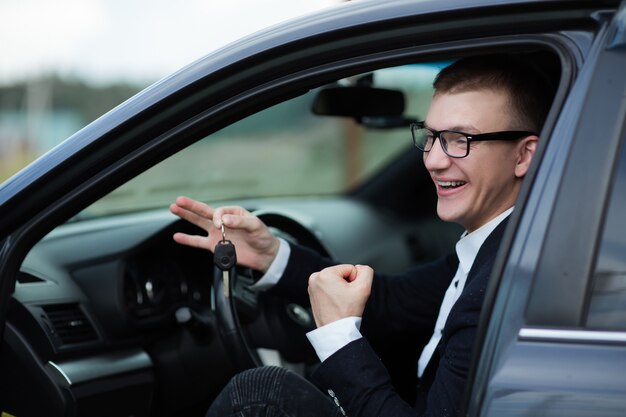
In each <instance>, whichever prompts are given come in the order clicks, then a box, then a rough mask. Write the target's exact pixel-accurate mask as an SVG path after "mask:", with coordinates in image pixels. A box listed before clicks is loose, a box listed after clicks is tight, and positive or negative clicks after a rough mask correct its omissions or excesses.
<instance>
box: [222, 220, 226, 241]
mask: <svg viewBox="0 0 626 417" xmlns="http://www.w3.org/2000/svg"><path fill="white" fill-rule="evenodd" d="M225 240H226V229H225V228H224V222H222V241H225Z"/></svg>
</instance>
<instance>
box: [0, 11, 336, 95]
mask: <svg viewBox="0 0 626 417" xmlns="http://www.w3.org/2000/svg"><path fill="white" fill-rule="evenodd" d="M341 2H342V0H221V1H216V0H184V1H174V0H54V1H49V0H0V84H9V83H11V82H15V81H16V80H18V81H19V80H22V79H24V78H27V77H33V76H38V75H41V74H50V73H56V74H59V75H62V76H67V77H76V78H80V79H83V80H85V81H88V82H92V83H95V84H107V83H110V82H119V81H123V82H131V83H143V84H145V83H150V82H153V81H156V80H158V79H160V78H162V77H164V76H166V75H168V74H170V73H173V72H175V71H176V70H178V69H180V68H182V67H184V66H186V65H187V64H189V63H191V62H193V61H195V60H196V59H199V58H201V57H202V56H204V55H206V54H207V53H209V52H211V51H213V50H215V49H217V48H219V47H221V46H223V45H226V44H228V43H230V42H232V41H234V40H236V39H238V38H240V37H242V36H244V35H247V34H250V33H253V32H256V31H257V30H260V29H262V28H264V27H267V26H271V25H273V24H275V23H278V22H281V21H284V20H287V19H289V18H291V17H294V16H299V15H303V14H308V13H310V12H313V11H315V10H317V9H321V8H326V7H333V6H334V5H337V4H339V3H341Z"/></svg>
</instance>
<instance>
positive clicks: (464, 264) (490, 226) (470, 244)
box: [456, 207, 513, 275]
mask: <svg viewBox="0 0 626 417" xmlns="http://www.w3.org/2000/svg"><path fill="white" fill-rule="evenodd" d="M512 211H513V207H511V208H510V209H508V210H506V211H504V212H502V213H501V214H499V215H498V216H497V217H495V218H494V219H492V220H490V221H489V222H487V223H485V224H484V225H482V226H481V227H479V228H478V229H476V230H474V231H473V232H472V233H467V231H466V232H464V233H463V235H461V239H460V240H459V241H458V242H457V243H456V255H457V256H458V257H459V264H460V266H461V268H462V269H463V272H464V273H465V274H466V275H467V274H469V271H470V269H472V265H473V264H474V260H475V259H476V255H478V250H479V249H480V247H481V246H482V245H483V243H484V242H485V240H486V239H487V237H488V236H489V235H490V234H491V232H493V230H494V229H495V228H496V227H497V226H498V225H499V224H500V223H501V222H502V220H504V219H505V218H506V217H507V216H508V215H509V214H511V212H512Z"/></svg>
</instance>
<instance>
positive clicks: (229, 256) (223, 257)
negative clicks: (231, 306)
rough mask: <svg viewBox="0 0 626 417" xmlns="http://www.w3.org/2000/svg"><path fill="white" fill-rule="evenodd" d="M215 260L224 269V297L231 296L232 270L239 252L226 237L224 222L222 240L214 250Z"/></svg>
mask: <svg viewBox="0 0 626 417" xmlns="http://www.w3.org/2000/svg"><path fill="white" fill-rule="evenodd" d="M213 262H214V263H215V265H216V266H217V267H218V268H219V269H220V270H221V271H222V280H223V287H224V297H227V298H228V297H229V286H230V278H231V271H232V272H234V267H235V265H236V264H237V252H236V251H235V245H233V242H231V241H230V240H227V239H226V233H225V230H224V224H223V223H222V240H220V241H218V242H217V244H216V245H215V250H214V251H213Z"/></svg>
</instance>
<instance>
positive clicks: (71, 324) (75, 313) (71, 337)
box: [42, 304, 98, 345]
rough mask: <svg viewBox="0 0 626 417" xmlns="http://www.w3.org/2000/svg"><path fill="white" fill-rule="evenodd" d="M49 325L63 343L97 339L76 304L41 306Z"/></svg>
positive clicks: (71, 343)
mask: <svg viewBox="0 0 626 417" xmlns="http://www.w3.org/2000/svg"><path fill="white" fill-rule="evenodd" d="M42 308H43V310H44V311H45V312H46V315H47V316H48V319H49V323H50V326H51V327H52V329H53V330H54V333H56V336H57V337H58V338H59V339H60V340H61V343H62V344H63V345H73V344H76V343H84V342H90V341H93V340H97V339H98V335H97V334H96V331H95V329H94V328H93V326H92V324H91V322H90V321H89V319H88V318H87V316H86V315H85V313H84V312H83V310H81V308H80V306H79V305H78V304H58V305H49V306H42Z"/></svg>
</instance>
